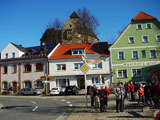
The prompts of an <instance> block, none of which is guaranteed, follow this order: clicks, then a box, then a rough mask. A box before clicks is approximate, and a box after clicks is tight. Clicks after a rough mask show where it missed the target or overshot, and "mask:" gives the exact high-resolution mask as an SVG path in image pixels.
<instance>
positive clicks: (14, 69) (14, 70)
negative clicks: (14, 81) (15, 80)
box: [12, 65, 17, 74]
mask: <svg viewBox="0 0 160 120" xmlns="http://www.w3.org/2000/svg"><path fill="white" fill-rule="evenodd" d="M14 73H17V66H16V65H13V66H12V74H14Z"/></svg>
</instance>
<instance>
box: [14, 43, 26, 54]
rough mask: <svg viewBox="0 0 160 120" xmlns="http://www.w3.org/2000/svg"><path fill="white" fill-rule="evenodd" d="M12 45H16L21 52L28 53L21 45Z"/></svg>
mask: <svg viewBox="0 0 160 120" xmlns="http://www.w3.org/2000/svg"><path fill="white" fill-rule="evenodd" d="M11 44H12V45H14V46H15V47H16V48H17V49H19V50H20V51H22V52H26V49H25V48H24V47H22V46H21V45H16V44H15V43H12V42H11Z"/></svg>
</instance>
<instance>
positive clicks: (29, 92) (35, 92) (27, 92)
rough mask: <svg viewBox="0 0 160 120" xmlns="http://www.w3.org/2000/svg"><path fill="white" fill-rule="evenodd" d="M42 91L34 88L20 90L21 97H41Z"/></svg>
mask: <svg viewBox="0 0 160 120" xmlns="http://www.w3.org/2000/svg"><path fill="white" fill-rule="evenodd" d="M40 94H42V92H41V91H39V90H36V89H32V88H24V89H21V90H20V95H40Z"/></svg>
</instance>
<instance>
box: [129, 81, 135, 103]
mask: <svg viewBox="0 0 160 120" xmlns="http://www.w3.org/2000/svg"><path fill="white" fill-rule="evenodd" d="M130 91H131V100H132V101H134V84H133V82H131V84H130Z"/></svg>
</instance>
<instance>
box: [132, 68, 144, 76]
mask: <svg viewBox="0 0 160 120" xmlns="http://www.w3.org/2000/svg"><path fill="white" fill-rule="evenodd" d="M133 70H136V76H134V74H133ZM137 70H141V74H140V76H137V73H138V72H137ZM131 72H132V73H131V74H132V77H134V78H137V77H142V69H140V68H134V69H132V71H131Z"/></svg>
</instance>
